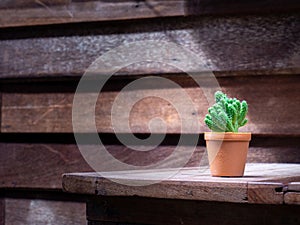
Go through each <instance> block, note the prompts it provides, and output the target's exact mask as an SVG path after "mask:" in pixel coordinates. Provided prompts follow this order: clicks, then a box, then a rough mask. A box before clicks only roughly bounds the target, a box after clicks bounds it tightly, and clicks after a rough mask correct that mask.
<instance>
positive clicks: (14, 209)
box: [5, 198, 86, 225]
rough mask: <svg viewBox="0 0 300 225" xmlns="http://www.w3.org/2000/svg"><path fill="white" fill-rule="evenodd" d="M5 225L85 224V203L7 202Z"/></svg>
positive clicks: (12, 200) (11, 200) (18, 200)
mask: <svg viewBox="0 0 300 225" xmlns="http://www.w3.org/2000/svg"><path fill="white" fill-rule="evenodd" d="M5 203H6V214H5V215H6V217H5V224H14V225H24V224H32V225H38V224H49V225H54V224H55V225H56V224H57V225H62V224H63V225H73V224H76V225H77V224H78V225H79V224H80V225H81V224H85V223H86V215H85V203H77V202H60V201H48V200H39V199H10V198H7V199H6V200H5Z"/></svg>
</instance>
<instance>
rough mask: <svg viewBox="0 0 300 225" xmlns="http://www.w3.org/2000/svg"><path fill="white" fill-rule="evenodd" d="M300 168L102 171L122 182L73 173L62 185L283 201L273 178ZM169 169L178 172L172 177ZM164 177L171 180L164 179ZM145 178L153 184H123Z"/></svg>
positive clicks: (117, 192) (90, 190)
mask: <svg viewBox="0 0 300 225" xmlns="http://www.w3.org/2000/svg"><path fill="white" fill-rule="evenodd" d="M299 167H300V166H299V165H298V164H247V166H246V169H245V176H244V177H241V178H230V179H228V178H219V177H218V178H215V177H211V176H210V175H209V171H208V170H201V169H199V168H184V169H181V170H179V169H166V170H158V169H157V170H143V171H121V172H105V173H102V174H103V176H105V177H106V178H110V179H114V180H115V181H119V183H115V182H113V181H110V180H107V179H104V178H103V177H100V175H99V174H97V173H74V174H65V175H64V176H63V188H64V190H65V191H67V192H71V193H82V194H93V195H95V194H97V195H101V196H127V197H128V196H140V197H152V198H166V199H187V200H204V201H222V202H241V203H243V202H244V203H245V202H248V203H256V204H258V203H260V204H265V203H268V204H282V203H283V192H282V191H281V189H282V188H283V183H278V182H273V180H280V179H281V178H283V179H284V178H286V177H289V178H290V179H294V180H297V179H299V173H298V171H299ZM170 171H171V172H172V171H173V172H176V173H175V174H174V175H173V176H171V177H170V175H169V174H170ZM161 177H168V179H165V180H161ZM145 181H149V182H150V181H151V182H153V183H154V184H151V185H148V186H134V185H131V186H130V185H129V186H124V185H121V184H120V182H121V183H122V182H123V183H124V182H126V184H141V182H142V184H143V182H144V183H145ZM157 182H159V183H157ZM278 189H280V190H278Z"/></svg>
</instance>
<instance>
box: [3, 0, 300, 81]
mask: <svg viewBox="0 0 300 225" xmlns="http://www.w3.org/2000/svg"><path fill="white" fill-rule="evenodd" d="M163 2H169V1H163ZM166 4H167V3H166ZM299 23H300V19H299V14H296V15H295V14H294V15H293V14H291V15H281V14H280V15H268V16H241V17H199V18H198V17H196V18H182V19H168V20H166V21H164V20H155V21H142V22H141V21H129V22H127V23H121V24H115V25H113V26H112V25H111V24H106V25H105V24H104V25H101V27H99V26H96V25H93V26H92V25H90V26H88V25H87V26H86V27H85V29H82V26H81V25H80V26H77V27H73V26H72V27H69V28H68V27H58V28H55V27H51V28H48V27H46V28H45V27H41V28H40V27H37V28H31V29H29V30H26V29H25V30H24V29H20V30H18V29H12V30H6V31H5V32H3V34H1V35H0V39H1V41H0V48H1V50H2V51H1V54H0V59H1V60H0V71H1V72H0V78H7V79H8V78H20V77H23V78H29V77H31V78H32V77H35V78H41V77H66V76H67V77H70V76H72V77H73V76H82V74H83V73H84V71H85V70H86V69H87V68H88V67H89V65H91V63H92V62H94V60H96V59H97V58H98V57H100V56H101V55H103V54H104V53H106V52H108V51H109V50H112V49H114V48H116V47H117V46H120V45H122V44H125V43H134V42H135V43H136V42H138V41H146V40H154V41H155V40H159V41H168V42H175V43H176V44H178V45H180V46H182V47H184V48H186V49H187V50H190V51H192V52H194V53H196V54H197V55H198V57H199V58H200V60H199V61H200V62H202V63H203V65H206V67H204V68H206V70H212V71H219V72H220V71H223V72H224V71H237V72H236V73H238V71H242V72H241V73H242V74H245V71H249V70H254V71H265V72H260V73H265V74H268V73H271V74H274V73H276V72H277V71H281V73H293V74H299V53H300V43H299V42H300V41H299V40H300V36H299V35H300V32H299V29H300V28H299V27H300V25H299ZM229 27H230V32H229V31H228V29H229ZM32 29H34V30H32ZM141 46H142V45H141ZM142 47H143V49H146V48H147V46H142ZM172 57H175V56H172ZM11 59H13V60H11ZM160 62H165V60H164V59H159V58H157V61H156V62H148V63H145V62H144V63H142V62H140V63H134V64H133V65H131V66H128V67H125V68H123V69H122V70H121V71H119V72H118V73H117V74H119V75H132V74H161V73H170V74H174V73H178V72H181V71H179V70H178V69H176V68H174V67H171V66H168V65H166V64H163V63H160Z"/></svg>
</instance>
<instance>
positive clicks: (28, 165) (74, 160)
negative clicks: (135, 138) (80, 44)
mask: <svg viewBox="0 0 300 225" xmlns="http://www.w3.org/2000/svg"><path fill="white" fill-rule="evenodd" d="M27 138H28V137H27ZM28 139H29V138H28ZM55 140H57V139H55ZM55 140H54V141H55ZM57 141H58V140H57ZM253 141H254V142H253V144H254V145H255V146H253V147H250V149H249V152H248V157H247V162H248V163H300V154H299V149H298V147H297V146H286V147H278V146H277V147H276V146H268V145H265V144H266V143H264V141H263V142H262V143H256V142H257V140H256V138H255V137H254V140H253ZM291 142H293V140H290V139H287V140H285V139H284V140H283V143H291ZM274 144H276V143H274ZM278 144H279V143H277V145H278ZM105 146H106V149H107V150H108V152H109V153H110V154H111V155H112V156H113V157H114V158H116V159H117V160H120V161H121V162H124V163H126V164H129V165H135V166H147V165H151V164H153V163H156V162H160V161H161V160H163V159H165V158H166V157H168V156H169V155H170V154H172V153H173V152H174V150H175V147H176V145H161V146H159V147H157V148H155V149H154V150H151V151H135V150H132V149H130V148H128V147H125V146H122V145H112V144H108V145H105ZM258 146H259V147H258ZM0 156H1V157H0V177H2V179H1V181H0V188H1V187H2V188H43V189H60V188H61V174H63V173H67V172H87V171H93V170H92V168H91V167H90V166H89V165H88V164H87V163H86V162H85V160H84V159H83V157H82V156H81V154H80V152H79V150H78V147H77V146H76V145H75V144H55V143H1V144H0ZM201 160H202V161H201ZM200 163H201V165H205V164H206V165H207V163H208V161H207V155H206V148H205V147H204V146H198V147H197V148H196V150H195V152H194V153H193V155H192V156H191V158H190V160H189V162H188V163H187V164H186V166H190V167H197V166H199V165H200ZM172 165H173V166H176V165H177V164H176V161H174V162H173V163H171V164H170V165H169V166H170V167H172Z"/></svg>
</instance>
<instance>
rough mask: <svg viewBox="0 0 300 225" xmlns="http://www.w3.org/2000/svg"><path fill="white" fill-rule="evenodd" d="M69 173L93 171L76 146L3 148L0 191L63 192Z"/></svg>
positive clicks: (0, 154)
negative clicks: (16, 189) (5, 188)
mask: <svg viewBox="0 0 300 225" xmlns="http://www.w3.org/2000/svg"><path fill="white" fill-rule="evenodd" d="M66 171H68V172H74V171H82V172H84V171H85V172H87V171H93V170H92V169H91V168H90V167H89V165H88V164H87V163H86V162H85V161H84V159H83V158H82V156H81V154H80V152H79V151H78V150H77V148H76V146H75V145H63V144H47V143H45V144H13V143H12V144H9V143H1V144H0V177H1V181H0V188H1V187H2V188H3V187H8V188H16V187H19V188H21V187H27V188H44V189H53V188H54V189H60V188H61V174H63V173H65V172H66Z"/></svg>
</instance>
